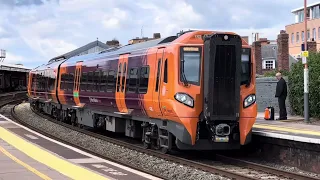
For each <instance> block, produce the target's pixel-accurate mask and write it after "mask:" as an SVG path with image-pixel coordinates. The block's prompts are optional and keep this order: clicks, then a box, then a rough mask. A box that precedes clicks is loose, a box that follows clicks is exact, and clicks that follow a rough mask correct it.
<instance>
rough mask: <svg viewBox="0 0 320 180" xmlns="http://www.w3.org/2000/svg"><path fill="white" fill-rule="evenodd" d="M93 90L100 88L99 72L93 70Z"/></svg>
mask: <svg viewBox="0 0 320 180" xmlns="http://www.w3.org/2000/svg"><path fill="white" fill-rule="evenodd" d="M93 81H94V90H95V91H97V92H99V90H100V72H99V71H95V72H94V80H93Z"/></svg>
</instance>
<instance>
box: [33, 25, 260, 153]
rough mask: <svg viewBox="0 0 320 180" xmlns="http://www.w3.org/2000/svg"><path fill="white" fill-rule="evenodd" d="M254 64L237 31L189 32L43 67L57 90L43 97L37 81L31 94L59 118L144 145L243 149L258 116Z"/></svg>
mask: <svg viewBox="0 0 320 180" xmlns="http://www.w3.org/2000/svg"><path fill="white" fill-rule="evenodd" d="M49 66H50V67H49ZM253 67H255V61H254V57H253V53H252V52H251V47H250V46H249V45H248V44H247V42H245V41H244V40H242V39H241V38H240V36H238V35H237V34H235V33H230V32H214V31H189V32H184V33H182V34H179V35H177V36H170V37H167V38H163V39H157V40H152V41H147V42H143V43H139V44H134V45H127V46H123V47H120V48H116V49H114V50H109V51H102V52H100V53H94V54H89V55H84V56H76V57H72V58H70V59H66V60H62V61H57V62H55V64H54V65H53V64H51V65H46V66H44V68H45V69H47V71H48V70H49V69H50V70H51V71H49V72H51V74H50V73H49V74H48V73H47V74H45V77H46V76H48V75H50V76H51V77H54V78H52V79H51V80H52V82H54V88H48V90H47V91H45V92H44V94H45V95H42V96H41V94H39V93H37V92H36V91H37V89H36V88H35V87H36V86H33V88H30V89H29V90H30V91H29V95H30V97H31V98H30V101H31V102H32V104H33V105H34V106H36V107H37V108H38V109H39V105H37V104H36V103H35V102H37V103H38V102H41V104H42V105H41V107H40V109H42V110H44V109H45V112H46V113H47V114H50V115H52V116H54V117H57V118H58V119H62V120H64V121H67V122H70V123H72V124H74V125H81V126H83V125H85V126H89V127H94V128H101V129H104V130H107V131H112V132H119V133H124V134H125V135H126V136H129V137H134V138H141V139H142V141H143V142H144V144H145V146H146V147H155V148H162V149H163V150H164V151H168V150H170V149H171V148H173V147H177V148H178V149H185V150H191V149H194V150H217V149H238V148H239V147H240V146H241V145H245V144H247V143H249V142H250V140H251V129H252V126H253V124H254V122H255V118H256V115H257V107H256V103H255V98H256V97H255V76H254V74H255V69H254V68H253ZM44 68H42V69H44ZM37 71H39V69H37V70H33V72H37ZM52 72H54V73H53V74H52ZM31 74H32V73H31ZM33 77H34V76H30V82H34V81H37V78H33ZM52 82H51V83H52ZM31 84H32V83H31ZM47 84H48V83H47ZM49 84H50V83H49Z"/></svg>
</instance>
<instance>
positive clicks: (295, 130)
mask: <svg viewBox="0 0 320 180" xmlns="http://www.w3.org/2000/svg"><path fill="white" fill-rule="evenodd" d="M276 117H277V116H276ZM253 133H254V134H256V135H260V136H267V137H274V138H280V139H287V140H293V141H300V142H306V143H315V144H320V126H317V125H312V124H306V123H303V117H300V116H288V120H280V121H279V120H264V114H263V113H258V116H257V120H256V123H255V124H254V126H253Z"/></svg>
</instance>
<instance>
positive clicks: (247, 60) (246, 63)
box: [241, 48, 251, 85]
mask: <svg viewBox="0 0 320 180" xmlns="http://www.w3.org/2000/svg"><path fill="white" fill-rule="evenodd" d="M250 80H251V51H250V49H249V48H243V49H242V54H241V85H243V84H250Z"/></svg>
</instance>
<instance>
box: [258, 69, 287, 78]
mask: <svg viewBox="0 0 320 180" xmlns="http://www.w3.org/2000/svg"><path fill="white" fill-rule="evenodd" d="M277 72H280V73H281V74H282V76H288V75H289V71H287V70H280V71H278V70H273V71H268V72H265V73H264V75H263V76H265V77H275V76H276V74H277Z"/></svg>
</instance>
